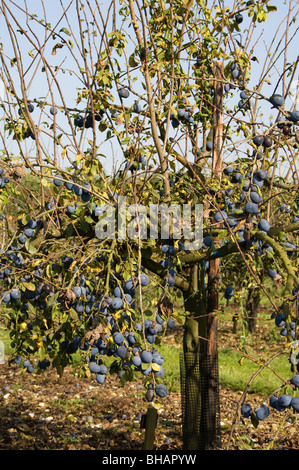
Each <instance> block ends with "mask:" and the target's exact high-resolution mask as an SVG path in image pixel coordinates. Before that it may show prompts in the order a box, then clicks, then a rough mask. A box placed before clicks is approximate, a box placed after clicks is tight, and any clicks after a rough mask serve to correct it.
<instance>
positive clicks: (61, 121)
mask: <svg viewBox="0 0 299 470" xmlns="http://www.w3.org/2000/svg"><path fill="white" fill-rule="evenodd" d="M8 3H9V4H11V5H10V8H8V5H7V4H8ZM223 3H225V2H223ZM244 3H245V2H243V1H236V2H235V6H234V10H233V11H231V12H229V11H228V10H227V8H226V7H225V6H224V5H223V6H221V7H220V6H219V5H217V6H216V4H215V2H212V1H211V2H209V1H207V2H202V1H201V0H198V1H195V0H188V1H185V2H179V1H177V0H175V1H172V2H164V1H163V2H153V1H148V2H144V4H143V6H142V7H141V6H140V5H139V4H138V2H134V1H133V0H128V1H125V2H111V4H110V5H109V8H107V10H105V11H106V14H107V17H106V19H105V20H104V13H103V12H102V11H101V10H100V9H98V8H95V11H91V10H90V9H89V5H85V6H84V4H82V5H81V7H82V9H80V10H79V9H76V8H74V9H72V7H73V5H72V6H70V11H64V12H63V18H64V20H65V21H66V24H74V22H73V21H72V20H70V18H69V17H68V15H74V17H73V18H75V19H76V21H77V23H78V25H80V27H79V35H80V41H78V39H77V32H75V31H73V30H69V29H68V28H67V27H63V28H62V29H60V26H61V25H59V26H58V27H57V28H59V29H58V30H57V28H56V29H54V30H53V29H52V26H51V25H50V23H48V22H45V21H44V18H43V17H41V18H39V15H38V13H36V14H34V15H31V14H30V19H31V20H32V27H31V28H28V30H26V31H25V30H23V29H22V30H20V28H19V26H18V25H19V16H22V15H23V14H24V11H23V10H22V8H21V7H19V6H18V5H16V4H15V2H6V1H2V2H1V14H2V15H1V21H2V22H3V28H5V30H7V37H10V38H11V42H12V44H11V45H12V46H14V47H13V48H12V49H13V50H14V51H20V57H15V58H12V59H10V61H9V65H8V59H7V57H10V54H9V53H7V52H6V50H5V45H3V48H2V49H1V50H0V57H1V61H2V68H1V74H2V76H1V78H2V79H3V83H6V84H9V86H7V87H6V98H5V100H3V103H2V105H1V106H2V110H3V113H4V115H5V120H3V123H2V124H3V132H1V136H2V140H3V148H4V149H5V151H3V159H2V160H1V168H2V167H3V168H2V170H3V173H2V174H1V181H2V183H1V184H0V191H1V209H2V210H3V213H5V214H6V215H7V216H9V215H13V217H12V224H11V226H9V227H8V228H7V230H6V231H5V232H4V233H3V237H2V240H3V242H2V252H1V259H0V262H1V264H0V273H1V276H0V277H1V294H2V295H1V301H2V305H1V314H2V310H3V312H4V317H5V319H6V324H7V327H8V328H10V330H11V339H12V344H13V347H14V348H15V351H16V354H18V355H19V356H21V357H22V358H29V359H31V357H33V356H34V355H35V354H36V353H39V354H44V355H45V356H47V357H49V360H51V365H52V367H54V368H56V369H57V371H58V373H62V372H63V370H64V368H65V367H67V366H69V365H70V364H72V363H73V358H72V356H73V354H78V355H79V356H80V358H81V361H80V366H79V374H80V375H81V376H82V377H92V378H93V379H94V380H95V381H96V382H98V383H99V384H103V383H104V382H105V377H106V376H107V374H108V373H111V374H112V373H115V374H116V375H117V376H118V377H119V378H120V380H121V383H124V382H125V381H126V380H132V379H133V378H134V377H135V375H136V374H137V375H138V376H139V377H140V378H141V380H142V381H143V384H144V387H145V394H146V399H147V400H148V401H149V402H150V403H151V404H152V405H153V406H155V404H156V402H157V403H158V402H159V400H163V399H165V398H166V397H168V396H169V390H168V388H167V386H166V385H165V378H166V377H167V364H165V363H164V359H163V358H162V356H161V353H160V352H159V350H158V349H159V345H160V343H161V341H163V339H165V338H167V331H168V329H169V328H173V327H174V326H175V325H176V322H177V321H178V320H179V317H178V315H177V314H176V311H175V308H174V301H173V300H174V299H175V297H176V295H177V294H178V292H180V293H181V298H182V302H183V308H184V311H185V313H186V315H185V319H184V339H183V344H182V346H183V353H184V359H183V360H184V364H185V366H186V369H187V371H188V373H187V378H186V387H185V389H186V393H187V400H186V404H187V405H186V406H187V407H190V408H186V409H185V410H184V416H185V415H186V416H189V415H191V416H193V418H194V417H195V416H197V418H198V419H200V420H201V425H200V430H201V434H202V435H203V436H206V439H207V441H206V442H204V443H203V444H202V445H204V446H205V448H213V447H215V445H216V441H217V439H216V429H217V423H216V420H217V413H216V412H215V413H213V409H214V408H213V406H215V404H216V406H217V403H218V402H219V395H218V389H217V387H215V383H217V370H213V371H211V370H210V369H209V367H210V366H209V364H214V365H215V368H216V369H217V366H218V362H217V361H218V357H217V339H216V338H217V334H216V333H217V312H218V310H219V303H218V299H219V292H220V290H221V291H222V292H223V293H224V294H225V295H226V298H227V300H229V299H231V298H232V295H235V294H236V289H235V286H234V283H233V282H227V283H225V287H223V288H222V285H221V283H220V279H219V278H220V260H221V263H223V262H224V263H226V266H235V264H236V263H237V264H239V265H240V264H242V265H243V266H244V267H245V269H246V271H247V273H248V276H251V278H252V279H253V280H254V281H255V282H256V283H257V284H258V285H259V287H260V289H261V290H262V291H263V292H264V294H265V295H266V296H267V297H268V299H269V301H270V302H271V305H272V306H273V309H274V310H275V312H276V313H278V312H280V311H283V312H284V313H285V315H286V317H288V321H289V320H290V319H292V320H294V319H295V317H296V315H297V314H298V311H296V312H294V309H293V302H294V301H295V295H292V290H293V288H294V287H295V288H298V272H297V271H298V267H297V264H296V255H295V257H292V256H293V251H294V250H296V247H297V242H296V237H295V234H296V232H297V231H298V229H299V223H298V220H297V218H296V217H297V214H298V203H297V202H296V201H298V198H297V196H296V194H297V193H296V191H297V185H298V181H297V160H296V156H297V149H298V142H297V141H296V138H295V135H296V134H297V132H296V126H297V125H298V122H299V120H298V111H296V110H294V109H293V107H292V105H291V104H290V97H291V95H290V94H289V95H288V92H287V91H286V90H289V88H290V87H289V85H290V84H291V83H286V81H287V80H291V78H292V77H293V76H295V73H296V68H297V62H296V61H295V60H294V61H292V60H291V59H290V61H289V62H288V63H289V64H290V65H289V69H288V73H286V74H284V73H283V72H284V71H282V70H281V71H280V72H281V75H280V76H279V77H278V79H277V83H271V92H270V93H269V91H267V93H266V94H264V93H263V92H262V86H263V84H264V83H265V80H267V82H269V80H270V78H269V77H270V75H271V70H272V67H273V68H275V70H276V69H277V67H276V61H277V60H278V58H279V55H280V51H279V50H277V51H275V53H273V54H272V55H269V57H271V61H270V65H268V66H265V70H264V74H263V75H262V76H261V77H260V78H256V77H257V75H256V76H255V74H251V69H252V67H253V65H254V64H253V63H254V62H255V61H254V60H253V59H252V56H251V53H249V50H250V39H251V38H250V37H249V33H246V34H248V41H247V42H246V44H247V45H248V50H243V49H242V47H243V46H242V47H241V52H240V53H238V54H237V53H236V51H237V50H240V44H239V40H238V39H236V34H235V33H238V32H239V31H241V28H242V27H243V24H244V23H247V22H249V23H250V24H251V27H252V28H253V29H254V27H258V26H259V23H262V22H264V21H266V20H267V17H268V15H269V14H270V13H271V14H272V13H273V12H275V10H276V8H275V7H273V6H271V5H270V4H269V2H268V1H267V0H262V1H260V2H258V3H256V2H247V3H246V4H245V5H244ZM293 12H294V11H293V7H291V6H290V12H289V13H290V15H291V14H293ZM273 14H274V13H273ZM110 15H112V16H113V18H117V21H111V24H110V19H111V18H112V17H110ZM245 19H246V21H245ZM118 20H119V21H118ZM91 24H92V25H93V28H94V30H93V32H92V34H93V36H94V37H96V36H98V37H100V38H101V40H100V41H99V43H98V44H96V43H95V42H93V41H91V40H90V38H91V36H90V35H91V29H90V28H91V26H90V25H91ZM14 25H15V26H16V28H15V31H16V33H15V34H10V33H11V31H12V29H11V28H13V26H14ZM203 25H204V26H203ZM247 26H248V25H246V27H245V26H244V31H245V30H246V31H249V30H250V29H247ZM35 28H36V29H39V28H41V29H42V30H43V31H44V33H45V38H46V39H45V44H41V43H40V42H39V41H37V39H36V38H37V34H36V31H35ZM109 28H110V30H109ZM287 30H288V29H287ZM19 34H22V37H20V36H19ZM244 34H245V33H244ZM48 38H52V39H53V41H54V43H53V47H52V50H51V51H50V54H51V59H52V58H53V56H56V58H57V59H58V58H59V54H60V53H62V52H63V53H65V63H64V61H61V66H58V65H57V68H55V67H52V66H51V65H50V64H51V63H52V60H49V58H48V57H47V54H48V47H45V46H46V44H47V45H48ZM282 43H283V41H282V42H281V44H282ZM17 45H18V47H17ZM21 46H23V47H21ZM27 46H28V47H29V46H30V51H33V50H34V51H36V52H37V53H38V54H39V57H40V61H41V64H42V66H40V64H39V65H38V66H36V64H35V60H34V59H33V57H32V55H30V54H29V57H31V59H32V63H31V64H30V66H28V68H26V70H28V74H29V73H32V76H31V77H29V75H27V74H25V75H24V68H23V61H25V57H26V59H28V51H27V50H26V47H27ZM224 46H225V47H224ZM7 47H8V46H7ZM32 48H33V49H32ZM15 53H16V52H15ZM285 53H286V55H287V50H286V51H285ZM95 58H96V60H95ZM74 59H75V60H74ZM29 60H30V59H29ZM11 65H13V67H12V66H11ZM29 71H30V72H29ZM282 75H283V77H284V79H283V80H284V81H283V85H284V90H283V91H281V92H280V86H281V76H282ZM36 76H38V77H39V78H38V80H40V82H37V84H38V85H40V84H41V83H43V85H44V88H43V91H41V92H40V93H39V94H40V95H42V96H40V97H32V96H30V97H29V96H27V94H31V93H32V91H31V93H29V90H33V87H32V86H31V85H32V83H33V82H34V81H35V79H36ZM65 76H67V80H66V81H65V80H64V78H65ZM78 77H79V78H78ZM251 79H253V81H255V83H254V85H253V84H252V83H251ZM20 80H21V81H20ZM27 80H28V83H27ZM272 80H273V79H272ZM19 82H20V85H18V84H19ZM78 87H80V88H78ZM44 90H49V94H46V96H43V95H44ZM71 90H73V95H71V97H69V92H71ZM234 90H236V94H237V96H236V97H234ZM224 92H225V93H226V94H224ZM280 93H281V94H280ZM269 96H270V97H269ZM281 97H283V103H282V99H281ZM233 98H237V103H236V107H235V110H234V111H233V110H232V109H231V104H230V100H231V99H233ZM240 98H241V100H242V103H241V104H242V106H238V105H237V104H238V103H239V101H240ZM260 102H262V103H263V106H265V109H266V107H267V106H269V108H270V109H271V110H272V111H273V112H275V113H277V114H278V116H275V117H274V118H273V119H274V123H272V122H271V119H270V118H268V117H267V116H266V112H265V116H264V117H263V119H261V118H260V114H259V110H258V106H259V103H260ZM32 103H34V113H33V109H32V108H31V106H29V105H30V104H32ZM20 106H21V108H22V112H21V113H17V112H14V111H15V110H18V109H19V108H20ZM49 107H50V115H51V116H48V111H47V110H48V109H49ZM57 109H59V111H60V112H59V115H57V116H56V111H57ZM281 113H282V114H283V117H284V118H285V119H283V120H282V119H280V117H281V116H280V114H281ZM33 117H34V120H33ZM48 118H49V120H47V119H48ZM275 119H276V120H275ZM277 119H278V120H277ZM289 123H290V125H289ZM281 125H282V127H281ZM286 125H288V131H287V132H286V131H283V129H284V128H285V126H286ZM240 135H242V139H241V141H240V140H239V139H240ZM29 136H30V137H32V141H31V140H29V141H28V140H27V138H28V137H29ZM8 142H10V143H11V145H12V146H15V148H16V150H15V155H14V156H12V155H13V153H12V152H10V150H9V146H8ZM30 145H32V148H33V150H31V152H30V151H27V148H28V147H29V146H30ZM27 146H28V147H27ZM279 149H282V151H283V154H284V155H283V156H281V154H280V152H279ZM16 155H18V156H19V157H16ZM117 155H121V158H120V160H121V161H120V162H119V161H118V160H117ZM224 161H225V164H224ZM17 165H21V166H23V167H24V168H26V175H25V176H24V177H22V176H20V175H19V173H18V171H17ZM282 204H285V206H284V209H283V210H282V211H281V207H282ZM186 206H187V207H189V208H191V216H190V220H191V223H189V221H188V220H187V219H188V218H185V217H184V218H183V219H184V220H183V222H184V223H183V224H182V227H179V228H181V229H183V230H181V231H180V234H179V236H178V235H177V228H178V226H179V225H180V224H179V220H180V219H181V217H180V216H181V213H180V214H178V213H177V212H175V211H174V210H173V209H174V208H176V207H180V209H181V208H183V207H185V209H186ZM198 206H200V207H202V208H203V211H202V213H203V217H202V220H201V228H202V235H203V237H202V238H203V243H202V244H201V242H200V241H199V245H200V246H198V245H197V244H196V243H195V244H194V245H193V244H192V243H193V241H194V240H193V239H194V237H195V235H194V234H195V233H196V232H195V224H194V222H195V221H196V220H197V219H196V208H197V207H198ZM150 207H151V208H152V207H153V208H154V209H155V208H157V207H159V209H164V211H163V216H165V213H166V216H167V217H168V220H165V218H164V219H163V217H162V215H161V214H158V215H157V216H156V217H155V215H156V214H155V213H154V210H153V212H152V213H149V211H148V210H147V209H149V208H150ZM144 208H145V209H146V210H145V211H144ZM286 208H289V210H288V211H287V210H285V209H286ZM166 209H167V210H166ZM182 212H183V211H182ZM278 213H279V216H277V214H278ZM167 217H166V219H167ZM116 221H117V224H116V223H115V222H116ZM169 221H171V222H172V223H169V224H168V222H169ZM155 222H157V223H156V224H155ZM155 226H157V227H158V230H157V232H158V233H157V236H155V235H156V231H155ZM167 226H168V228H169V230H168V231H167V233H166V234H165V233H164V231H165V229H166V228H167ZM192 229H194V230H192ZM151 231H152V232H151ZM182 232H183V233H182ZM153 233H154V236H152V235H153ZM195 241H196V242H198V240H195ZM286 243H289V244H290V245H289V246H287V245H286ZM294 247H295V248H294ZM20 255H22V258H20ZM236 258H237V262H236ZM261 263H264V268H265V269H266V270H267V273H268V274H269V279H268V280H269V281H270V282H272V281H271V279H272V278H273V279H274V281H273V282H275V280H276V279H277V277H278V275H279V276H281V278H282V284H283V287H284V290H283V296H282V298H279V299H278V298H276V297H275V299H273V298H272V297H271V295H270V294H269V292H268V291H267V286H266V285H263V284H262V282H261V280H260V279H259V278H258V275H257V274H256V273H257V272H258V270H259V269H260V264H261ZM253 264H254V266H253ZM227 269H229V268H227ZM230 270H231V271H233V270H232V269H231V267H230ZM46 286H47V287H46ZM16 289H17V290H16ZM16 293H17V295H16ZM149 297H150V299H149ZM2 307H3V309H2ZM288 331H289V330H288ZM293 339H294V338H293ZM95 348H97V351H98V352H96V350H95ZM91 352H92V353H91ZM86 357H88V358H89V359H88V360H86ZM194 358H195V359H194ZM207 359H208V360H207ZM194 360H195V361H199V363H200V366H201V376H200V380H202V381H203V382H204V383H203V387H201V388H200V387H199V389H198V393H203V394H205V395H204V396H205V397H208V398H206V399H205V400H197V399H196V398H195V401H193V397H192V393H191V392H192V390H193V389H194V388H192V387H193V385H194V383H197V384H198V377H197V376H195V375H194V374H196V372H195V371H196V368H194V367H192V365H194ZM162 364H163V366H162ZM205 368H206V369H205ZM30 370H31V368H30ZM43 370H44V369H43ZM207 390H208V391H209V393H208V394H206V391H207ZM166 399H167V398H166ZM207 400H208V402H207ZM198 403H204V404H203V405H202V406H205V407H206V408H207V409H209V410H210V419H207V420H206V419H205V413H204V412H203V411H204V410H199V409H198V406H197V405H198ZM255 415H256V417H257V418H258V419H259V420H262V419H265V417H266V416H267V409H266V408H265V407H262V408H261V410H260V411H256V413H255ZM197 418H196V419H194V420H193V419H190V420H189V419H188V418H187V420H186V422H185V423H184V435H186V436H188V438H187V439H186V442H185V443H184V445H185V446H186V448H189V449H192V448H194V446H195V448H196V446H198V445H199V443H198V442H203V441H202V440H199V441H198V440H197V441H196V442H195V440H196V439H198V437H197V436H196V433H195V431H194V429H192V428H191V424H192V422H197ZM207 427H209V431H210V430H211V429H214V433H211V432H206V431H207ZM209 439H210V440H209Z"/></svg>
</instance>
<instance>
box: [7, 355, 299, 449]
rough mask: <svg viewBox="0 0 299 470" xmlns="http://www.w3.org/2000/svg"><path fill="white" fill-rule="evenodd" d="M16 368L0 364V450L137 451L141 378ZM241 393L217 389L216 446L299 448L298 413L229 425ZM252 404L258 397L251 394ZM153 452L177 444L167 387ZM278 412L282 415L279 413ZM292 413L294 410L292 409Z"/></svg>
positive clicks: (176, 413)
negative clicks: (81, 375)
mask: <svg viewBox="0 0 299 470" xmlns="http://www.w3.org/2000/svg"><path fill="white" fill-rule="evenodd" d="M20 371H21V368H20V367H19V366H16V365H13V366H10V367H8V364H7V363H6V364H2V365H0V450H82V451H84V450H103V451H104V450H105V451H114V450H126V451H137V450H142V446H143V442H144V429H143V428H142V427H141V416H142V415H143V414H144V413H146V411H147V408H148V403H147V402H146V401H145V399H144V391H143V388H142V385H141V382H134V383H130V384H129V383H128V384H126V385H125V386H124V387H122V386H120V384H119V380H118V379H115V378H113V377H112V376H107V379H106V381H105V383H104V384H103V385H99V384H97V383H96V382H95V381H94V380H93V379H81V378H77V377H76V376H74V375H73V373H72V372H71V371H70V370H67V371H66V372H65V373H64V375H63V376H62V378H59V377H58V376H57V374H56V372H54V371H51V370H50V371H48V372H47V373H46V375H37V374H28V373H20ZM240 398H241V393H234V392H232V391H230V390H225V389H223V388H220V407H221V408H220V420H221V449H219V450H227V443H228V442H229V443H230V445H229V447H228V450H230V451H232V450H268V449H271V450H299V433H298V424H299V423H298V418H297V420H296V421H295V422H294V423H290V422H288V420H285V421H284V422H283V423H282V420H283V417H282V414H280V413H278V412H273V413H272V412H271V415H270V417H268V419H267V420H266V421H264V422H260V425H259V426H258V427H257V428H255V427H254V426H253V425H252V424H251V422H250V420H248V419H247V420H245V421H242V420H240V418H239V416H238V417H237V420H236V422H235V424H234V426H233V429H234V432H233V435H232V437H230V431H231V427H232V423H234V418H235V413H236V409H237V407H238V402H239V400H240ZM250 402H251V404H256V405H258V404H260V397H258V396H254V395H250ZM158 416H159V417H158V425H157V428H156V433H155V443H154V449H155V450H183V447H182V427H181V398H180V394H179V393H174V392H171V393H170V395H169V396H168V397H166V398H165V399H163V401H162V405H161V407H160V408H159V411H158ZM284 416H285V415H284ZM298 416H299V415H298Z"/></svg>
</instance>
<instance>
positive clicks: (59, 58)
mask: <svg viewBox="0 0 299 470" xmlns="http://www.w3.org/2000/svg"><path fill="white" fill-rule="evenodd" d="M290 2H291V4H293V5H295V4H297V3H298V2H297V0H296V1H292V0H290V1H285V2H284V1H283V0H272V1H271V2H270V3H271V5H276V6H277V8H278V12H276V13H271V14H270V16H269V19H268V21H267V22H266V23H260V24H258V26H257V28H256V31H255V35H254V36H255V38H258V37H259V36H260V34H261V33H263V37H262V38H260V39H259V40H258V41H257V42H256V45H255V48H254V52H253V55H255V56H256V57H258V59H259V62H252V83H255V80H256V79H257V78H258V77H259V76H260V73H261V70H262V65H263V62H264V60H265V59H266V58H267V48H269V47H270V44H271V41H272V37H273V34H275V32H276V31H277V29H278V28H279V24H280V22H281V21H282V18H283V17H284V16H285V15H286V14H287V11H288V7H289V4H290ZM107 3H108V2H104V3H103V4H102V7H101V8H102V9H101V11H102V14H103V16H105V13H106V10H107ZM19 4H21V2H19ZM68 4H69V2H68V1H63V5H64V6H65V7H67V5H68ZM94 4H95V2H94ZM225 4H226V5H227V6H228V7H232V5H233V4H234V0H230V1H228V0H226V2H225ZM34 6H35V8H36V10H35V13H36V14H38V15H39V16H40V15H41V12H42V10H41V7H40V3H39V2H34ZM38 6H39V8H38ZM58 7H59V8H58ZM72 8H73V7H72ZM46 11H47V15H48V16H47V21H48V22H50V23H51V25H52V26H53V25H55V24H56V22H57V21H58V20H59V17H60V14H61V7H60V1H59V0H54V1H52V2H47V3H46ZM70 11H71V10H70ZM74 13H75V9H74V8H73V12H72V14H71V15H70V18H71V20H70V23H71V24H70V26H71V27H72V28H74V29H77V31H78V23H77V21H75V19H74V16H73V15H74ZM18 17H19V15H18ZM72 18H73V19H72ZM1 21H2V22H3V18H2V19H1V18H0V24H1ZM29 24H30V25H31V26H32V28H33V29H34V32H35V33H36V35H37V37H40V40H41V41H42V37H43V36H42V35H43V30H44V29H43V27H40V26H38V25H37V23H36V22H33V21H31V22H29ZM248 24H249V19H248V18H247V15H246V14H245V15H244V21H243V23H242V24H241V30H242V31H245V33H243V34H242V35H241V36H236V37H238V39H241V41H242V42H243V41H244V40H245V36H246V28H247V26H248ZM24 27H26V25H24ZM60 27H61V28H62V27H69V26H68V25H67V24H66V21H65V20H62V21H61V23H60V26H59V28H58V29H60ZM296 27H297V25H296V23H295V24H294V25H292V26H291V29H290V35H291V34H292V31H294V29H295V28H296ZM0 31H1V32H0V36H1V39H0V41H1V42H3V43H4V46H5V47H6V45H7V43H8V37H7V35H6V33H5V30H3V29H2V28H1V30H0ZM282 33H283V30H281V32H280V34H279V35H278V39H280V36H281V34H282ZM78 36H79V34H78ZM19 37H20V36H19ZM65 37H66V38H67V36H65ZM255 41H256V39H253V40H252V41H251V44H255ZM56 42H58V40H56V41H53V40H52V39H51V40H50V42H49V47H50V48H52V47H53V45H54V44H55V43H56ZM294 45H296V41H295V42H294ZM29 49H30V48H29ZM29 49H27V51H28V50H29ZM273 52H274V48H273V49H272V53H273ZM24 57H25V59H26V57H27V59H28V61H27V63H28V64H29V63H30V61H31V58H30V57H29V56H28V55H27V56H26V55H25V56H24ZM64 57H65V53H64V49H61V50H58V51H57V54H56V55H55V56H51V55H50V59H49V61H50V62H51V63H52V64H53V65H57V64H60V65H61V66H64V63H63V60H64ZM296 57H297V48H295V47H294V46H293V47H292V48H291V49H290V50H289V59H288V61H289V62H290V61H292V60H295V59H296ZM283 60H284V56H281V58H280V61H279V62H278V63H277V66H276V67H274V68H273V69H272V70H271V74H270V76H269V77H267V78H268V79H269V80H270V82H271V84H268V83H265V85H264V88H263V90H262V91H263V93H264V94H265V95H266V96H267V95H269V96H270V95H271V93H272V91H273V87H274V86H275V84H276V81H277V80H278V78H279V76H280V74H281V70H282V67H283ZM24 69H26V67H24ZM31 70H32V69H31ZM30 73H31V72H30V70H29V71H28V73H27V75H26V76H29V75H30ZM295 79H296V80H297V79H298V75H297V76H296V77H295ZM60 85H61V87H62V88H63V89H64V94H65V98H66V102H67V103H68V105H69V106H70V107H71V106H74V105H75V99H76V87H77V86H78V87H80V86H81V85H80V83H79V82H78V80H77V78H76V77H75V76H74V75H72V76H70V75H69V74H68V73H65V74H60ZM140 91H141V88H140ZM277 92H279V93H281V92H282V88H281V87H279V88H278V89H277ZM45 96H47V101H50V96H49V94H48V87H47V82H46V80H45V74H43V73H42V72H41V71H40V69H38V71H37V75H36V78H35V79H34V81H33V82H32V86H31V87H30V89H29V92H28V98H29V99H34V98H41V97H45ZM56 96H57V95H56ZM238 99H239V98H238V93H237V92H236V93H235V94H234V98H233V100H235V102H237V101H238ZM116 102H117V103H118V102H119V100H118V97H117V96H116ZM133 102H134V97H133V96H131V97H130V98H129V99H128V100H126V102H125V104H126V105H128V106H130V105H132V104H133ZM58 104H60V102H59V103H58ZM291 104H292V103H289V105H291ZM263 114H264V119H265V122H266V121H267V119H269V117H270V116H274V114H273V110H272V109H271V106H270V105H269V104H268V103H265V104H263ZM35 115H36V116H37V110H36V111H35ZM33 117H34V118H35V116H34V114H33ZM63 119H64V118H63V116H62V115H61V114H60V115H57V122H58V123H59V120H61V122H62V120H63ZM91 132H92V131H91V130H88V131H87V134H86V135H87V137H89V138H90V137H91V135H92V134H91ZM88 133H89V134H88ZM104 136H105V133H104V134H103V138H104ZM24 144H25V145H30V146H31V148H32V149H33V148H34V143H33V142H27V141H26V142H25V143H24ZM28 151H30V149H28ZM100 152H101V153H104V154H106V155H107V159H106V161H105V160H104V159H103V164H104V166H105V167H106V168H107V169H110V168H111V162H112V158H113V155H112V153H113V152H112V148H111V144H110V143H109V144H106V143H105V142H104V139H103V142H102V147H101V150H100ZM115 157H116V158H119V159H120V153H118V152H117V150H116V151H115Z"/></svg>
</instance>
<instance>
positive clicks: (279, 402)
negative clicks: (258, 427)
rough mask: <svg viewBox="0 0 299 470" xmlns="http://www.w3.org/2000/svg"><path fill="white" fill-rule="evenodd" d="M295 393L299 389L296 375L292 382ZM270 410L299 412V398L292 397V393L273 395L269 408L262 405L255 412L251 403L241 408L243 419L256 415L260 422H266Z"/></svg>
mask: <svg viewBox="0 0 299 470" xmlns="http://www.w3.org/2000/svg"><path fill="white" fill-rule="evenodd" d="M290 383H291V385H292V386H293V387H294V391H296V389H298V388H299V375H294V376H293V377H292V378H291V380H290ZM270 408H273V409H274V410H277V411H280V412H283V411H285V410H287V409H292V410H293V411H294V412H299V396H296V395H294V394H293V395H291V394H290V393H283V394H282V395H271V397H270V399H269V406H268V405H267V404H265V403H264V404H262V405H260V406H258V407H257V408H256V409H255V410H253V408H252V406H251V405H250V403H244V404H243V405H242V406H241V415H242V416H243V418H249V417H251V416H252V415H253V413H254V414H255V417H256V418H257V420H258V421H264V420H265V419H266V418H267V417H268V416H269V415H270Z"/></svg>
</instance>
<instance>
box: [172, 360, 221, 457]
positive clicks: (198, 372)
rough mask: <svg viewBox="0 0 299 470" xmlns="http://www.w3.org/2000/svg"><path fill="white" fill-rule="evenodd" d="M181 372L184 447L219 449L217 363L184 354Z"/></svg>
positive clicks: (191, 448)
mask: <svg viewBox="0 0 299 470" xmlns="http://www.w3.org/2000/svg"><path fill="white" fill-rule="evenodd" d="M180 369H181V370H180V376H181V400H182V431H183V448H184V450H216V449H220V448H221V436H220V405H219V378H218V360H215V359H213V360H211V358H209V357H204V356H203V354H200V353H199V352H197V353H193V352H187V353H184V354H182V355H181V357H180Z"/></svg>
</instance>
